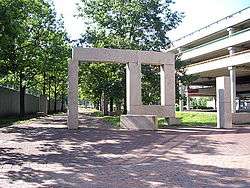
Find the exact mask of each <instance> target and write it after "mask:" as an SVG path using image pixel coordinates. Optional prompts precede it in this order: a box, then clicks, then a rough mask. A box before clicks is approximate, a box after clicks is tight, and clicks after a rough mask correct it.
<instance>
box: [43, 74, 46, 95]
mask: <svg viewBox="0 0 250 188" xmlns="http://www.w3.org/2000/svg"><path fill="white" fill-rule="evenodd" d="M45 94H46V73H45V71H44V72H43V95H45Z"/></svg>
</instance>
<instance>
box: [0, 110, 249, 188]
mask: <svg viewBox="0 0 250 188" xmlns="http://www.w3.org/2000/svg"><path fill="white" fill-rule="evenodd" d="M80 122H81V123H80V124H81V128H80V129H79V130H68V129H67V128H66V116H65V115H56V116H49V117H45V118H41V119H38V120H36V121H34V122H33V123H31V124H27V125H14V126H10V127H6V128H1V129H0V187H3V188H8V187H18V188H21V187H24V188H29V187H32V188H33V187H42V188H43V187H81V188H145V187H152V188H163V187H171V188H174V187H199V188H200V187H250V127H239V128H237V129H232V130H218V129H211V128H171V129H165V130H158V131H126V130H116V129H110V126H109V125H108V124H105V123H103V122H102V121H101V120H99V119H96V118H93V117H88V116H85V115H81V116H80ZM98 127H99V128H98ZM100 127H101V128H103V129H100Z"/></svg>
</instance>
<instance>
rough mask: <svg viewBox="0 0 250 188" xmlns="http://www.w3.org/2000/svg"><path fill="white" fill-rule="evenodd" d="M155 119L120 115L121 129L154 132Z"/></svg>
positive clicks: (146, 116)
mask: <svg viewBox="0 0 250 188" xmlns="http://www.w3.org/2000/svg"><path fill="white" fill-rule="evenodd" d="M157 124H158V123H157V117H156V116H152V115H122V116H121V127H122V128H125V129H128V130H156V129H157V128H158V126H157Z"/></svg>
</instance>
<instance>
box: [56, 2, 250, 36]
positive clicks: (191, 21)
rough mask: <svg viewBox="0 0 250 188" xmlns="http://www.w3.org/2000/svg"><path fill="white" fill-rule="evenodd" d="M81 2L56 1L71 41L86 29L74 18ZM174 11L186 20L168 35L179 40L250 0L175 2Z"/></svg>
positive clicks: (246, 4)
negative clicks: (178, 12) (182, 15)
mask: <svg viewBox="0 0 250 188" xmlns="http://www.w3.org/2000/svg"><path fill="white" fill-rule="evenodd" d="M79 2H80V0H54V4H55V8H56V11H57V13H58V14H59V15H63V17H64V24H65V27H66V30H67V32H68V33H69V35H70V38H71V39H78V38H79V37H80V35H81V33H83V32H84V31H85V29H86V25H85V24H84V22H85V20H84V19H80V18H76V17H74V15H75V14H77V6H76V3H79ZM175 2H176V3H175V4H174V5H173V6H172V9H173V10H177V11H181V12H184V14H185V18H184V19H183V21H182V23H181V24H180V25H179V26H178V28H177V29H175V30H172V31H170V32H169V33H168V36H169V37H170V39H171V40H175V39H178V38H180V37H182V36H183V35H186V34H189V33H191V32H193V31H195V30H197V29H200V28H201V27H204V26H206V25H208V24H210V23H212V22H215V21H217V20H219V19H221V18H223V17H226V16H228V15H230V14H232V13H234V12H237V11H239V10H241V9H243V8H245V7H247V6H250V0H175Z"/></svg>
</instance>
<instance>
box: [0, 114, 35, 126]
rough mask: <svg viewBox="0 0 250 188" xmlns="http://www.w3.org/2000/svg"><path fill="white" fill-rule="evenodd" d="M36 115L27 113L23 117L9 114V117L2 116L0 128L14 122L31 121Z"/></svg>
mask: <svg viewBox="0 0 250 188" xmlns="http://www.w3.org/2000/svg"><path fill="white" fill-rule="evenodd" d="M36 117H37V116H35V115H27V116H25V117H22V118H20V117H18V116H10V117H2V118H0V128H1V127H7V126H10V125H14V124H22V123H27V124H28V123H31V122H32V121H33V120H34V119H35V118H36Z"/></svg>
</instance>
